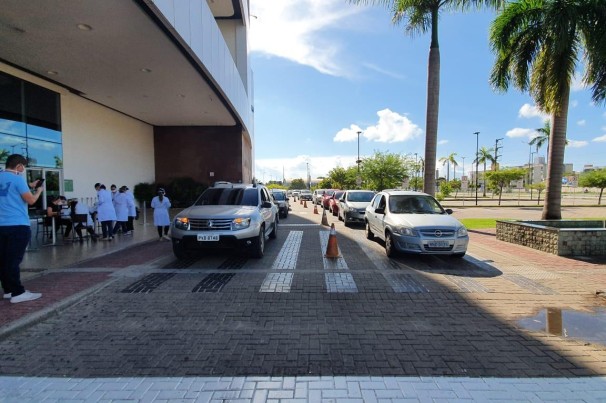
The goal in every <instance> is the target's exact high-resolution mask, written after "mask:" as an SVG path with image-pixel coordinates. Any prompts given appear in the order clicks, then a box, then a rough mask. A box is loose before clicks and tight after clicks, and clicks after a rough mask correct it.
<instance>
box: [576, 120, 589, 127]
mask: <svg viewBox="0 0 606 403" xmlns="http://www.w3.org/2000/svg"><path fill="white" fill-rule="evenodd" d="M586 123H587V121H586V120H585V119H581V120H579V121H577V125H579V126H585V124H586Z"/></svg>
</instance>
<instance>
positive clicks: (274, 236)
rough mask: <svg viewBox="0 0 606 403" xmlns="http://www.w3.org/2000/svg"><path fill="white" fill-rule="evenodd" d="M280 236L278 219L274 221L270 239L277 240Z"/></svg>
mask: <svg viewBox="0 0 606 403" xmlns="http://www.w3.org/2000/svg"><path fill="white" fill-rule="evenodd" d="M277 236H278V217H277V216H276V219H275V220H274V225H273V228H272V229H271V234H269V238H270V239H276V237H277Z"/></svg>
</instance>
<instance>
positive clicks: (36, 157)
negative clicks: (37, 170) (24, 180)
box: [27, 140, 63, 168]
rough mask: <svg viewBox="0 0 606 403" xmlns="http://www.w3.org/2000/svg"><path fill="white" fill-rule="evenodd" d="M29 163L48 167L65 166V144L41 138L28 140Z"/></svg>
mask: <svg viewBox="0 0 606 403" xmlns="http://www.w3.org/2000/svg"><path fill="white" fill-rule="evenodd" d="M27 151H28V153H27V157H28V160H29V165H31V166H37V167H47V168H63V146H62V145H61V144H59V143H51V142H48V141H41V140H28V142H27Z"/></svg>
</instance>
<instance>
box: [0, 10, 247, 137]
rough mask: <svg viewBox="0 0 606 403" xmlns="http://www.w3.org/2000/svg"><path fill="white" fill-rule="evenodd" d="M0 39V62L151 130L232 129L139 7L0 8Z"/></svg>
mask: <svg viewBox="0 0 606 403" xmlns="http://www.w3.org/2000/svg"><path fill="white" fill-rule="evenodd" d="M211 3H212V2H210V1H209V6H211V10H213V4H216V5H217V6H216V7H219V5H220V4H223V5H222V6H221V7H222V8H220V9H219V8H216V10H213V12H215V11H216V12H218V13H220V15H219V16H218V17H219V18H229V17H230V16H231V17H232V18H233V17H234V16H235V15H236V14H237V12H236V10H234V9H233V8H234V7H235V6H237V5H238V4H240V3H238V2H231V1H225V2H223V1H221V2H218V1H215V2H214V3H213V4H211ZM225 3H229V4H231V8H232V9H231V10H228V9H227V8H229V7H227V8H226V5H225ZM0 38H1V40H0V60H1V61H3V62H5V63H7V64H9V65H12V66H14V67H16V68H19V69H22V70H24V71H26V72H29V73H31V74H34V75H36V76H39V77H42V78H44V79H46V80H49V81H51V82H54V83H56V84H59V85H61V86H63V87H65V88H67V89H69V90H70V91H72V92H74V93H76V94H78V95H80V96H82V97H84V98H87V99H90V100H91V101H94V102H96V103H98V104H101V105H104V106H106V107H108V108H111V109H114V110H116V111H119V112H121V113H124V114H126V115H128V116H131V117H133V118H136V119H139V120H141V121H143V122H146V123H149V124H151V125H155V126H234V125H239V124H240V122H238V121H237V118H236V114H234V113H233V111H232V110H231V109H230V108H229V106H228V103H227V102H226V101H225V98H224V96H223V94H222V93H221V91H220V90H219V89H217V88H216V87H215V85H214V84H213V81H212V80H211V79H209V77H208V76H206V75H205V73H204V69H203V68H201V67H200V66H199V65H196V63H194V62H193V61H192V60H191V59H190V58H188V56H187V52H185V51H184V50H183V49H182V48H181V47H180V46H179V43H178V41H176V40H174V38H173V37H171V33H170V32H169V31H168V30H167V29H166V28H165V27H163V26H161V25H160V24H159V23H158V21H157V19H156V18H154V17H153V13H151V12H150V10H149V8H148V7H147V6H146V5H145V2H144V1H135V0H103V1H99V0H60V1H48V0H27V1H23V0H2V12H1V13H0Z"/></svg>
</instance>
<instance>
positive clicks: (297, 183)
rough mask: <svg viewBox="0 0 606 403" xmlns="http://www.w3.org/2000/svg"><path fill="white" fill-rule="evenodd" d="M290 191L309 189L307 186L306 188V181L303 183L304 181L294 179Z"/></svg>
mask: <svg viewBox="0 0 606 403" xmlns="http://www.w3.org/2000/svg"><path fill="white" fill-rule="evenodd" d="M289 189H291V190H297V189H307V186H305V181H303V179H301V178H297V179H293V180H292V182H290V187H289Z"/></svg>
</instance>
